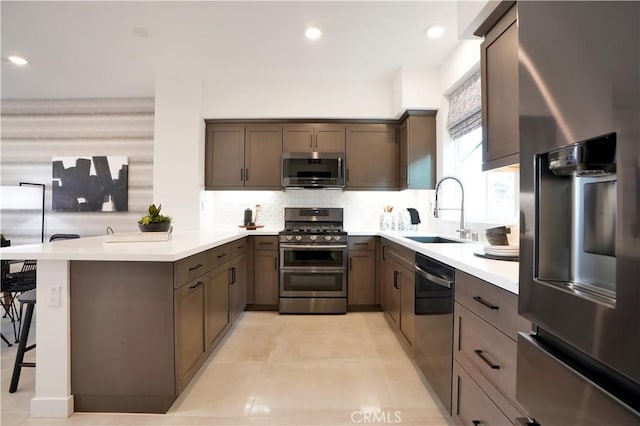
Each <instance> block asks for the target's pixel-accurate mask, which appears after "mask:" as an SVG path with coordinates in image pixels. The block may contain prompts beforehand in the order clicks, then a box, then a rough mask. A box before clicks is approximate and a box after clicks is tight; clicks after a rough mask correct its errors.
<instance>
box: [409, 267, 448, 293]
mask: <svg viewBox="0 0 640 426" xmlns="http://www.w3.org/2000/svg"><path fill="white" fill-rule="evenodd" d="M415 268H416V273H417V274H418V275H420V276H421V277H422V278H425V279H427V280H429V281H431V282H432V283H434V284H437V285H439V286H442V287H446V288H451V285H452V284H453V281H449V280H445V279H444V278H440V277H436V276H435V275H433V274H430V273H428V272H427V271H425V270H424V269H422V268H421V267H419V266H418V265H415Z"/></svg>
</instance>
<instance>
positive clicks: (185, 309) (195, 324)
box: [175, 278, 206, 392]
mask: <svg viewBox="0 0 640 426" xmlns="http://www.w3.org/2000/svg"><path fill="white" fill-rule="evenodd" d="M204 286H205V283H204V280H203V279H200V278H198V279H196V280H194V281H191V282H189V283H187V284H185V285H183V286H182V287H180V288H179V289H177V290H176V294H175V321H176V325H175V327H176V361H177V363H176V364H177V365H176V387H177V388H178V392H180V391H182V390H183V389H184V387H185V386H186V385H187V383H189V380H191V378H192V377H193V376H194V375H195V373H196V372H197V371H198V368H200V366H201V365H202V363H203V362H204V360H205V357H206V348H205V335H204Z"/></svg>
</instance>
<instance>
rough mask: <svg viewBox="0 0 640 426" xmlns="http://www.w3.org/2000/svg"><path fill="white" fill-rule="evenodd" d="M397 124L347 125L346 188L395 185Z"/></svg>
mask: <svg viewBox="0 0 640 426" xmlns="http://www.w3.org/2000/svg"><path fill="white" fill-rule="evenodd" d="M396 132H397V130H396V127H395V126H391V125H384V124H371V125H359V126H350V127H348V128H347V154H346V161H347V182H346V185H347V189H349V188H351V189H357V188H369V189H373V188H376V189H396V188H398V183H399V181H398V178H399V175H398V155H399V149H398V141H397V138H396Z"/></svg>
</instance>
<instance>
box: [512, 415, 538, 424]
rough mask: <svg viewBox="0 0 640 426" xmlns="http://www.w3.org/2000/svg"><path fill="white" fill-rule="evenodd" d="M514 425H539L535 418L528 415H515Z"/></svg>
mask: <svg viewBox="0 0 640 426" xmlns="http://www.w3.org/2000/svg"><path fill="white" fill-rule="evenodd" d="M516 425H518V426H540V423H538V422H537V421H536V419H530V418H528V417H516Z"/></svg>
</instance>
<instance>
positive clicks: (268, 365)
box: [0, 312, 454, 426]
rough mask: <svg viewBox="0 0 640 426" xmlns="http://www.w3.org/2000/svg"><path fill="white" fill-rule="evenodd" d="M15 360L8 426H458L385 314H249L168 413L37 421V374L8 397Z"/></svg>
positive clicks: (5, 411)
mask: <svg viewBox="0 0 640 426" xmlns="http://www.w3.org/2000/svg"><path fill="white" fill-rule="evenodd" d="M6 321H7V320H5V319H3V320H2V330H3V332H4V333H5V335H11V334H10V333H8V332H9V331H10V328H9V326H8V325H7V324H6ZM14 357H15V346H14V347H13V348H8V347H7V346H6V345H5V344H4V343H3V344H2V359H1V360H2V376H1V383H0V386H1V387H2V388H1V392H0V395H1V396H2V405H1V407H2V417H1V420H2V425H12V426H13V425H15V426H18V425H357V424H402V425H421V426H428V425H443V426H444V425H452V424H454V423H453V421H452V419H451V418H450V417H447V416H446V412H445V411H444V409H443V408H442V406H441V405H440V403H439V401H437V399H435V397H433V396H432V395H433V394H432V391H431V390H430V388H429V386H428V384H426V382H424V379H423V378H422V376H421V375H420V374H419V373H418V372H417V370H416V369H415V367H414V365H413V364H412V362H411V361H410V359H409V358H408V356H407V355H406V354H405V352H404V351H403V349H402V348H401V346H400V344H399V342H398V341H397V339H396V337H395V336H394V335H393V333H392V332H391V330H390V328H389V326H388V325H387V323H386V322H385V320H384V318H383V316H382V313H378V312H371V313H349V314H347V315H338V316H332V315H328V316H324V315H313V316H302V315H279V314H277V313H275V312H245V313H244V314H243V315H242V317H241V319H240V321H239V322H238V323H237V324H236V325H235V326H234V327H233V328H232V329H231V330H230V332H229V333H228V334H227V336H226V337H225V339H224V340H223V341H222V343H221V345H220V346H219V347H218V349H217V350H216V352H214V353H213V354H212V355H211V356H210V357H209V359H208V360H207V361H206V363H205V364H204V366H203V367H202V368H201V369H200V371H199V372H198V374H197V375H196V377H195V378H194V380H192V382H191V383H190V384H189V386H188V387H187V389H186V390H185V391H184V392H183V393H182V395H181V396H180V398H178V400H177V401H176V402H175V403H174V404H173V406H172V407H171V409H170V410H169V412H168V413H167V414H166V415H144V414H107V413H104V414H103V413H76V414H74V415H73V416H72V417H70V418H67V419H52V418H47V419H42V418H30V417H29V414H28V412H29V401H30V399H31V398H32V397H33V394H34V371H33V370H32V369H26V370H23V373H22V376H21V379H20V384H19V387H18V391H17V392H16V393H14V394H9V393H8V388H9V381H10V379H11V371H12V368H13V361H14ZM33 357H34V354H33V351H32V353H31V354H30V355H29V358H33Z"/></svg>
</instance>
